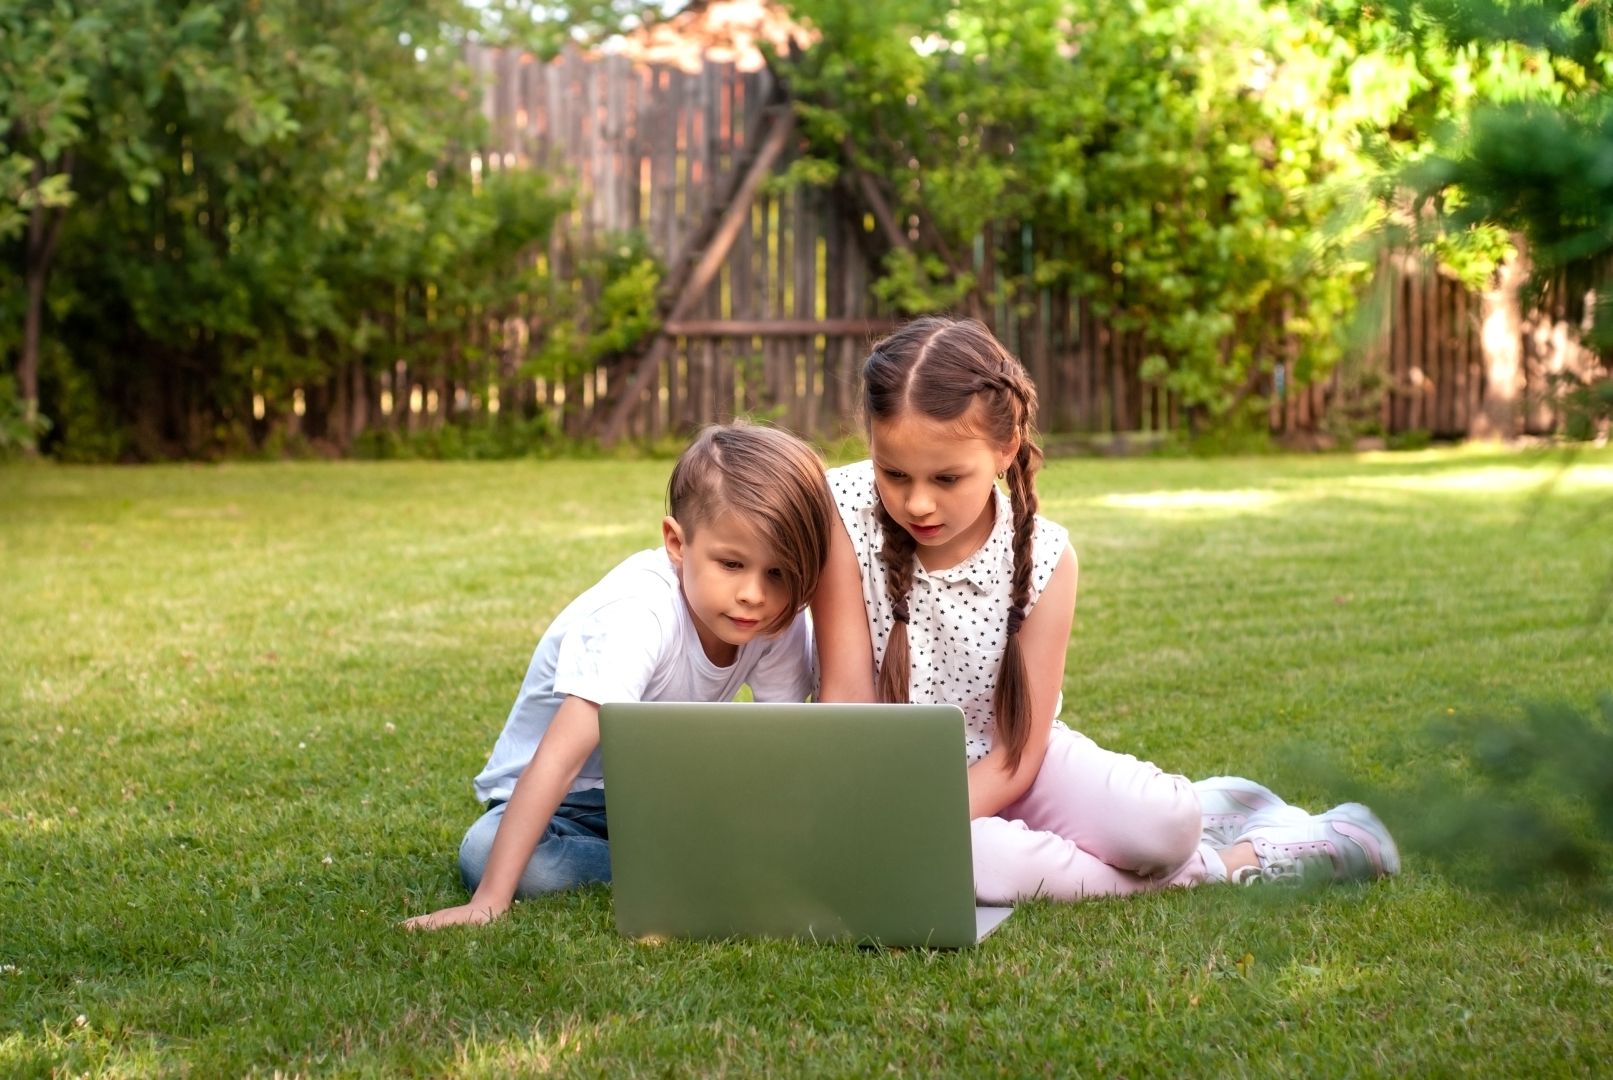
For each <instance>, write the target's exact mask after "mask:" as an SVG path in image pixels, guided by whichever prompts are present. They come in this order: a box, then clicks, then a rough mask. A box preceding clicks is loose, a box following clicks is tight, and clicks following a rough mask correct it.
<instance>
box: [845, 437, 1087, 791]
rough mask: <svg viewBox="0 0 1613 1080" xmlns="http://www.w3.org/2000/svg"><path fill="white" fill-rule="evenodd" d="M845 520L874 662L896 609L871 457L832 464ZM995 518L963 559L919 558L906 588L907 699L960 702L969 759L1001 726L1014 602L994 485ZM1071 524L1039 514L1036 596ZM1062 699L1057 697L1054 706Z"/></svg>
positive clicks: (880, 658) (1001, 505)
mask: <svg viewBox="0 0 1613 1080" xmlns="http://www.w3.org/2000/svg"><path fill="white" fill-rule="evenodd" d="M829 487H830V490H832V491H833V492H834V499H835V506H836V507H837V508H838V509H839V510H840V520H841V521H843V522H844V523H845V526H846V532H847V534H848V535H849V536H850V537H851V546H852V549H853V550H854V551H856V553H857V564H858V568H859V570H860V572H861V576H862V588H863V604H864V606H865V607H866V608H867V610H868V628H869V636H870V637H872V639H873V643H874V663H875V665H876V669H877V665H879V664H882V663H884V661H885V643H886V641H887V640H888V639H889V637H890V632H891V627H892V625H894V619H893V618H892V615H891V602H890V597H889V596H887V595H886V592H885V562H884V560H883V559H881V558H880V555H879V553H880V549H881V548H883V547H884V544H885V539H884V536H883V534H882V533H881V531H880V525H879V516H878V510H877V506H878V503H879V493H878V491H877V489H876V488H875V486H874V463H873V462H871V461H859V462H857V463H855V464H853V465H843V466H841V467H840V468H836V469H830V470H829ZM993 491H994V493H995V494H994V497H995V499H996V501H997V511H996V521H995V522H994V523H993V525H992V528H991V535H990V536H988V537H986V542H985V543H984V544H982V545H981V546H980V548H979V549H978V550H977V551H975V553H974V554H973V555H971V556H969V557H968V558H967V559H965V560H963V562H961V563H959V564H958V565H957V566H952V567H948V568H947V569H945V570H936V571H929V570H925V569H924V567H923V566H921V565H918V564H916V563H915V565H914V567H913V587H912V589H911V591H910V592H909V593H908V601H907V609H908V626H907V641H908V657H909V662H910V664H911V668H910V671H911V674H910V676H909V679H908V689H907V694H908V700H909V701H914V702H922V703H924V704H943V703H950V704H954V705H957V706H958V707H960V708H961V709H963V716H964V738H965V753H966V754H967V756H968V759H969V764H971V765H973V764H974V763H975V762H977V761H979V760H980V759H981V758H983V757H985V756H986V754H987V753H988V752H989V751H990V750H991V744H992V738H993V736H994V735H995V733H996V730H997V721H996V717H995V716H994V714H993V709H992V697H993V695H994V694H995V693H996V690H997V672H998V669H999V668H1000V667H1001V666H1002V657H1003V651H1004V649H1006V648H1007V646H1008V610H1009V608H1011V607H1012V606H1013V598H1012V595H1011V592H1012V583H1013V575H1014V512H1013V505H1012V504H1011V503H1010V501H1009V499H1008V495H1007V493H1006V492H1004V491H1003V490H1002V489H1001V488H994V489H993ZM1069 543H1070V534H1069V533H1068V532H1067V531H1066V530H1065V529H1064V527H1063V526H1061V525H1056V524H1054V523H1053V522H1051V521H1048V520H1047V519H1046V518H1043V517H1040V516H1038V517H1037V519H1036V533H1035V536H1034V538H1033V542H1032V567H1031V590H1030V603H1029V604H1028V605H1027V606H1026V609H1025V611H1026V614H1027V615H1028V614H1030V610H1031V608H1033V607H1034V606H1035V605H1036V601H1037V600H1038V599H1040V598H1041V595H1042V590H1043V589H1045V588H1047V583H1048V582H1049V581H1051V580H1052V578H1053V570H1054V569H1055V568H1056V567H1057V566H1058V562H1059V558H1060V557H1061V556H1062V555H1063V554H1064V549H1065V548H1066V547H1068V546H1069ZM1057 711H1058V706H1055V707H1054V713H1055V715H1056V714H1057Z"/></svg>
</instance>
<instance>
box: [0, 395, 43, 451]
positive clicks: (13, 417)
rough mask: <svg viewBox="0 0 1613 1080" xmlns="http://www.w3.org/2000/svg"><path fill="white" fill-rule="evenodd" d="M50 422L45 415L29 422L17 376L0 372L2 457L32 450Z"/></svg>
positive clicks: (0, 446) (0, 442) (0, 447)
mask: <svg viewBox="0 0 1613 1080" xmlns="http://www.w3.org/2000/svg"><path fill="white" fill-rule="evenodd" d="M49 423H50V422H49V421H48V420H45V419H44V418H43V417H35V418H34V420H33V422H32V423H30V422H29V419H28V406H27V403H26V402H24V401H23V400H22V396H21V395H20V394H18V393H17V380H16V379H13V378H12V377H11V376H10V375H6V374H0V461H6V460H8V459H10V458H15V457H21V456H22V455H24V454H30V453H32V452H33V451H34V450H35V449H36V448H37V447H38V445H39V436H40V434H41V433H42V432H43V431H45V430H48V425H49Z"/></svg>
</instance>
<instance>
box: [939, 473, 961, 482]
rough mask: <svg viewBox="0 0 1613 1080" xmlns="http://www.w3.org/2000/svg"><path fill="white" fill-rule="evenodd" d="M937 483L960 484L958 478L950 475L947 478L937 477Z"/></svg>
mask: <svg viewBox="0 0 1613 1080" xmlns="http://www.w3.org/2000/svg"><path fill="white" fill-rule="evenodd" d="M935 482H936V483H937V484H956V483H957V482H958V478H957V477H956V476H952V475H951V474H948V475H946V476H937V477H936V478H935Z"/></svg>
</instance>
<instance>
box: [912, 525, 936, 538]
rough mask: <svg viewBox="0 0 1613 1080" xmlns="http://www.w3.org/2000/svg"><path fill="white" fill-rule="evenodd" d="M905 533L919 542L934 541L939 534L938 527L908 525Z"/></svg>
mask: <svg viewBox="0 0 1613 1080" xmlns="http://www.w3.org/2000/svg"><path fill="white" fill-rule="evenodd" d="M907 531H908V532H910V533H912V534H913V535H914V536H916V537H917V538H918V539H920V540H931V539H934V538H935V537H936V536H937V535H939V534H940V532H941V526H939V525H909V526H908V527H907Z"/></svg>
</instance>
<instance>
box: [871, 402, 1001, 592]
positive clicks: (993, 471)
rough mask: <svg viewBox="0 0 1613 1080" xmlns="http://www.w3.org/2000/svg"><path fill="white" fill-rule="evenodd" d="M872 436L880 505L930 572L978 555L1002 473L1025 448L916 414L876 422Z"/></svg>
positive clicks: (990, 524) (988, 527)
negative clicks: (909, 539)
mask: <svg viewBox="0 0 1613 1080" xmlns="http://www.w3.org/2000/svg"><path fill="white" fill-rule="evenodd" d="M870 435H871V437H870V439H869V440H868V448H869V453H870V456H871V457H873V459H874V483H875V486H876V487H878V489H879V501H880V502H882V503H884V504H885V509H886V510H887V511H889V513H890V516H891V517H893V518H895V519H896V523H897V524H898V525H900V526H901V527H902V528H904V529H906V530H907V531H908V532H909V533H910V534H911V535H912V537H913V539H914V540H917V541H918V545H919V548H918V557H919V562H921V563H922V564H923V565H924V568H925V569H927V570H945V569H946V568H948V567H950V566H956V565H958V564H959V563H961V562H962V561H963V560H965V559H967V558H968V557H969V556H970V555H973V554H974V553H975V551H976V550H977V549H979V547H980V545H981V544H983V543H985V542H986V537H988V536H990V535H991V527H992V523H993V521H994V520H995V519H994V516H993V513H992V494H991V493H992V488H993V487H995V486H996V483H997V474H998V473H999V472H1001V471H1002V470H1003V469H1005V468H1007V467H1008V463H1009V462H1010V461H1012V460H1013V459H1014V453H1015V452H1016V451H1017V450H1018V449H1019V447H1018V446H1017V445H1016V446H1006V447H1003V446H997V445H995V444H994V443H991V442H989V441H987V440H986V439H982V438H968V437H967V436H965V437H960V436H959V433H958V428H957V425H956V424H952V423H943V422H941V421H939V420H932V419H930V418H929V417H927V416H924V415H922V414H919V413H911V412H910V413H905V414H903V415H901V416H895V417H892V418H891V419H889V420H879V421H875V422H874V424H873V426H872V429H871V431H870Z"/></svg>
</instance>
